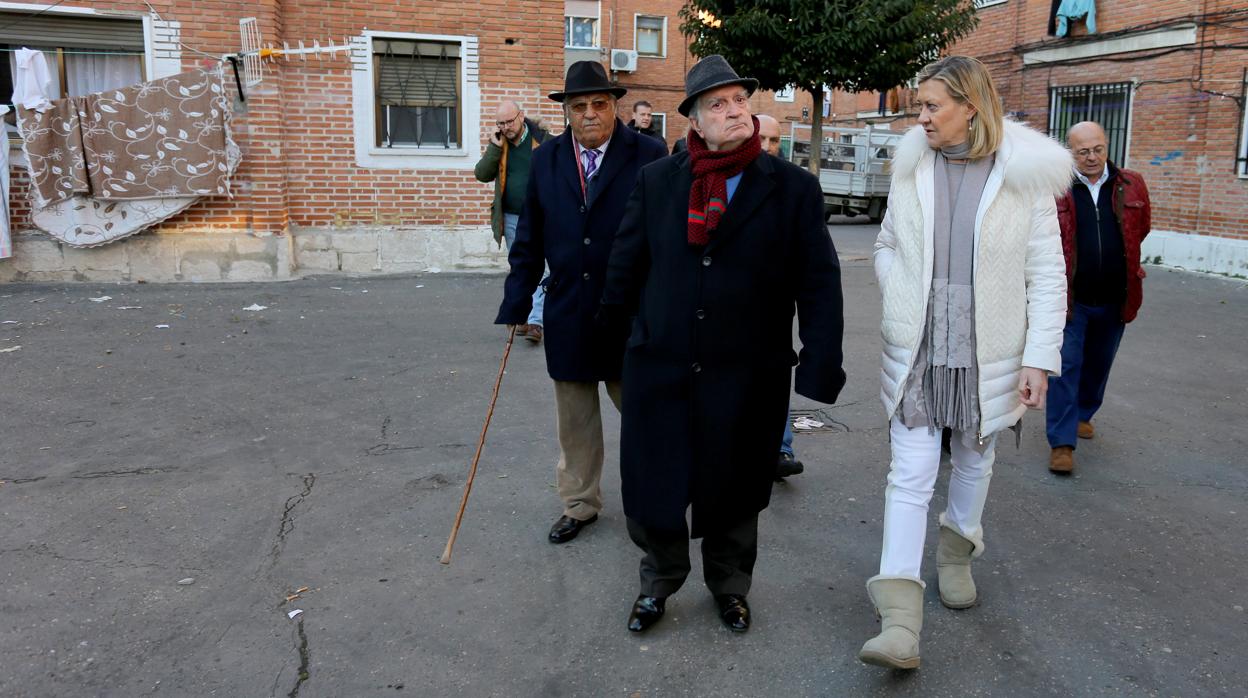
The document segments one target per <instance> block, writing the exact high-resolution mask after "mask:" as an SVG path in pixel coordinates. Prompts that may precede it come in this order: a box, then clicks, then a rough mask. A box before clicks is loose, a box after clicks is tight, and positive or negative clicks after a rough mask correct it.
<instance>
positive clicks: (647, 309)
mask: <svg viewBox="0 0 1248 698" xmlns="http://www.w3.org/2000/svg"><path fill="white" fill-rule="evenodd" d="M691 183H692V174H691V171H690V159H689V155H688V153H680V154H678V155H673V156H671V157H668V158H665V159H663V160H660V161H659V162H657V163H654V164H653V165H650V166H648V167H646V168H644V169H643V170H642V172H641V177H640V179H639V181H638V183H637V187H636V188H635V189H634V190H633V193H632V196H631V197H630V199H629V202H628V209H627V211H626V212H625V214H624V220H623V222H622V223H621V225H620V230H619V232H618V233H616V240H615V246H614V248H613V250H612V253H611V260H610V266H609V269H608V274H607V287H606V290H605V293H604V296H603V304H604V308H603V311H604V312H603V317H612V318H619V317H625V316H627V315H629V314H631V313H633V312H635V313H636V318H635V319H634V320H633V323H632V329H631V334H630V335H629V338H628V342H627V351H626V354H625V358H624V385H623V388H624V390H623V392H624V395H623V424H622V430H621V435H620V461H621V463H620V469H621V474H622V477H623V487H622V493H623V499H624V512H625V514H627V515H628V516H629V517H630V518H632V519H635V520H637V521H639V522H640V523H642V524H643V525H646V526H649V527H652V528H659V529H669V530H670V529H679V528H680V527H681V525H682V524H683V521H684V518H685V511H686V509H687V508H688V507H689V506H690V505H692V508H693V527H692V535H693V537H695V538H696V537H699V536H701V535H704V534H705V533H706V532H708V531H716V530H722V529H723V528H725V527H728V526H731V525H733V524H734V523H736V522H739V521H740V520H741V519H742V518H744V517H746V516H749V515H751V514H755V513H757V512H759V511H761V510H763V509H765V508H766V507H767V503H768V501H769V500H770V498H771V487H772V483H773V481H774V478H775V472H776V464H777V454H778V453H779V452H780V441H781V438H782V436H783V432H784V420H785V419H786V418H787V413H788V404H789V387H790V378H791V375H792V367H793V366H794V365H796V366H797V382H796V390H797V392H798V393H799V394H801V395H804V396H806V397H808V398H811V399H812V400H817V401H819V402H825V403H831V402H834V401H835V400H836V397H837V395H838V393H839V392H840V390H841V388H842V386H844V384H845V372H844V371H843V370H842V368H841V362H842V355H841V335H842V332H843V322H844V320H843V314H842V300H841V274H840V265H839V263H838V262H837V258H836V251H835V249H834V248H833V245H832V239H831V237H830V236H829V235H828V231H827V228H826V226H825V224H824V218H823V195H822V193H821V192H820V189H819V182H818V180H817V179H815V177H814V176H813V175H811V174H810V173H808V172H806V171H804V170H801V169H799V168H798V167H796V166H794V165H792V164H790V163H787V162H784V161H783V160H780V159H779V158H775V157H772V156H770V155H767V154H762V155H760V156H759V157H758V159H756V160H755V161H754V162H753V163H751V164H750V165H749V166H747V167H746V169H745V171H744V172H743V174H742V178H741V181H740V184H739V185H738V188H737V190H736V192H735V193H734V195H733V197H732V199H731V201H730V202H729V204H728V208H727V210H726V211H725V212H724V215H723V217H722V218H721V220H720V224H719V229H718V230H716V231H714V232H713V233H712V234H711V242H710V243H709V244H708V245H706V246H705V247H697V246H691V245H690V244H689V243H688V242H687V220H688V208H689V189H690V186H691ZM795 308H796V311H797V317H798V337H799V339H800V340H801V344H802V349H801V354H800V356H799V355H798V354H795V353H794V351H793V317H794V309H795Z"/></svg>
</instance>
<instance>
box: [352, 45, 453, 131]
mask: <svg viewBox="0 0 1248 698" xmlns="http://www.w3.org/2000/svg"><path fill="white" fill-rule="evenodd" d="M460 70H461V61H460V45H459V43H444V42H438V41H414V40H409V39H384V38H375V39H373V75H374V77H375V81H376V83H375V85H374V95H375V100H376V122H377V123H376V133H377V147H379V148H412V147H415V148H430V149H433V148H437V149H455V148H459V147H460V141H461V134H460V125H459V122H460V111H461V109H462V95H461V94H460Z"/></svg>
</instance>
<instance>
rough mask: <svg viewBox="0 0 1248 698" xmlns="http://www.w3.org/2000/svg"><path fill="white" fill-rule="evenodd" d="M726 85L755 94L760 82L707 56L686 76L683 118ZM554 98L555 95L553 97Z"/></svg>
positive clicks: (679, 108) (717, 56)
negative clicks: (706, 95)
mask: <svg viewBox="0 0 1248 698" xmlns="http://www.w3.org/2000/svg"><path fill="white" fill-rule="evenodd" d="M724 85H741V86H743V87H745V89H746V90H749V93H750V94H754V90H757V89H758V81H757V80H755V79H754V78H743V77H741V76H740V75H737V71H735V70H733V69H732V66H730V65H728V61H727V60H726V59H725V58H724V57H723V56H720V55H718V54H715V55H710V56H707V57H706V58H703V59H702V60H700V61H698V62H697V63H694V64H693V67H692V68H690V69H689V74H688V75H686V76H685V101H683V102H681V103H680V106H679V107H676V111H678V112H680V113H681V114H682V115H683V116H689V110H690V109H692V108H693V103H694V102H695V101H696V100H697V99H698V95H700V94H702V93H703V92H708V91H710V90H713V89H715V88H716V87H723V86H724ZM552 96H553V95H552Z"/></svg>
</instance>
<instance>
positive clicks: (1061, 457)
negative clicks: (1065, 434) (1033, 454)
mask: <svg viewBox="0 0 1248 698" xmlns="http://www.w3.org/2000/svg"><path fill="white" fill-rule="evenodd" d="M1074 469H1075V449H1074V447H1073V446H1058V447H1057V448H1055V449H1053V452H1052V453H1050V454H1049V472H1053V473H1057V474H1058V475H1069V474H1070V473H1071V472H1072V471H1073V470H1074Z"/></svg>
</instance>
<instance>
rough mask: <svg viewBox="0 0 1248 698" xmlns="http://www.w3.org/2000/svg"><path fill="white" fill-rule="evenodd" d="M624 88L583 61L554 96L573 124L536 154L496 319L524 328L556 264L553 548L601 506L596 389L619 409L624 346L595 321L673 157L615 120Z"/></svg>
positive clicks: (550, 321)
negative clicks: (634, 221)
mask: <svg viewBox="0 0 1248 698" xmlns="http://www.w3.org/2000/svg"><path fill="white" fill-rule="evenodd" d="M625 92H627V90H625V89H624V88H622V87H618V86H615V85H612V84H611V82H610V80H608V79H607V73H606V70H604V69H603V67H602V64H600V63H597V62H595V61H579V62H577V63H574V64H572V66H570V67H569V68H568V73H567V79H566V80H565V82H564V89H563V91H562V92H555V93H552V94H551V95H550V98H551V99H553V100H555V101H557V102H562V103H563V110H564V115H565V116H566V117H567V119H568V123H569V126H570V128H568V129H567V130H565V131H564V132H563V134H562V135H560V136H559V137H558V138H555V139H554V140H551V139H547V140H546V141H545V142H544V143H542V145H541V147H539V148H538V149H537V150H535V151H534V152H533V164H532V168H531V170H530V172H529V187H528V193H527V195H526V196H525V204H524V210H523V211H522V212H521V214H520V222H519V224H518V225H517V226H516V239H515V244H514V245H513V246H512V247H511V251H510V253H509V254H508V256H507V259H508V261H509V262H510V264H511V273H510V274H508V275H507V281H506V283H505V287H504V297H503V303H502V306H501V307H500V308H499V310H498V318H497V319H496V320H495V322H496V323H500V324H508V325H518V324H523V323H524V322H526V319H527V317H528V315H529V310H530V306H531V304H532V296H533V291H534V289H536V288H537V284H538V282H539V281H541V279H542V271H543V268H544V265H546V264H549V266H550V277H549V279H548V280H547V282H546V308H545V313H544V323H545V326H546V333H545V334H546V366H547V369H548V370H549V372H550V377H551V378H552V379H554V383H555V412H556V418H557V421H558V436H559V465H558V468H557V471H556V481H557V484H558V487H559V496H560V497H561V498H562V499H563V514H562V515H561V516H560V517H559V518H558V519H557V520H556V521H555V523H554V525H553V526H552V527H551V529H550V533H549V534H548V539H549V540H550V542H552V543H566V542H567V541H570V540H572V539H573V538H575V537H576V536H577V534H578V533H579V532H580V531H581V529H582V528H584V527H585V526H588V525H589V524H591V523H593V522H594V521H596V520H597V519H598V513H599V511H601V509H602V505H603V502H602V491H601V488H600V486H599V481H600V479H601V477H602V462H603V453H604V451H603V440H602V417H601V412H600V410H599V398H598V383H599V382H605V383H606V387H607V394H608V396H610V398H611V400H612V402H614V403H615V405H616V408H617V409H618V408H619V406H620V399H619V394H620V384H619V381H620V372H621V364H622V361H623V355H624V341H623V338H622V337H620V338H616V339H611V338H608V337H606V336H605V335H603V334H602V333H599V332H595V330H594V326H593V318H594V315H595V312H596V311H597V310H598V301H599V300H600V299H601V298H602V288H603V283H604V281H605V278H606V271H607V258H608V256H609V255H610V251H611V242H612V239H613V238H614V237H615V231H616V228H618V227H619V224H620V218H621V217H622V216H623V215H624V204H625V202H626V201H627V200H628V194H629V192H630V191H631V190H632V188H633V182H635V181H636V179H637V172H638V170H640V169H641V167H642V166H643V165H645V164H647V163H650V162H653V161H655V160H657V159H659V158H661V157H663V156H665V155H666V154H667V150H666V148H665V146H664V145H663V144H662V143H660V142H658V141H656V140H655V139H653V138H648V137H645V136H642V135H640V134H638V133H637V132H636V131H633V130H631V129H629V128H626V127H625V126H624V123H623V122H622V121H621V120H620V119H619V118H618V117H617V116H616V108H617V107H616V100H617V99H619V98H620V97H622V96H623V95H624V93H625Z"/></svg>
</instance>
